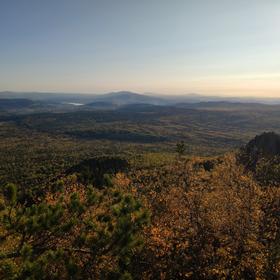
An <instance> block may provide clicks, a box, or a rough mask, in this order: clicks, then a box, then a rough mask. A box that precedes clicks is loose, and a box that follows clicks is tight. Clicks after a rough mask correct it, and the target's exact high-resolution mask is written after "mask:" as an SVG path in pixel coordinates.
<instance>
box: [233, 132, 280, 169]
mask: <svg viewBox="0 0 280 280" xmlns="http://www.w3.org/2000/svg"><path fill="white" fill-rule="evenodd" d="M276 156H280V135H278V134H276V133H274V132H265V133H262V134H261V135H257V136H256V137H255V138H254V139H252V140H251V141H249V142H248V144H247V145H246V146H245V147H243V148H242V149H241V150H240V153H239V156H238V157H239V160H240V162H241V163H242V164H244V165H245V166H246V167H247V168H248V169H251V170H254V169H255V168H256V164H257V162H258V161H259V160H260V159H261V158H273V157H276Z"/></svg>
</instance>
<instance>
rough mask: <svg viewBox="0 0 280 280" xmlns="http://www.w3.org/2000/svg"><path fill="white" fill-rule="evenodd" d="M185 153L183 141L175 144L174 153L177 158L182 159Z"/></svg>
mask: <svg viewBox="0 0 280 280" xmlns="http://www.w3.org/2000/svg"><path fill="white" fill-rule="evenodd" d="M185 151H186V145H185V142H184V141H180V142H178V143H177V144H176V152H177V154H178V156H179V157H182V156H183V155H184V153H185Z"/></svg>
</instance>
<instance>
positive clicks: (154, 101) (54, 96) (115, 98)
mask: <svg viewBox="0 0 280 280" xmlns="http://www.w3.org/2000/svg"><path fill="white" fill-rule="evenodd" d="M1 98H2V99H15V98H16V99H30V100H33V101H47V102H52V103H68V104H70V103H82V104H88V105H90V106H93V107H96V108H99V107H102V104H101V103H99V102H105V103H106V104H107V105H110V106H113V107H114V106H123V105H128V104H144V103H146V104H151V105H174V104H179V103H189V104H191V103H201V102H231V103H259V104H280V98H257V97H228V96H214V95H213V96H209V95H201V94H197V93H190V94H184V95H176V94H172V95H163V94H157V93H145V94H139V93H134V92H129V91H119V92H111V93H105V94H90V93H89V94H85V93H54V92H12V91H2V92H0V99H1ZM97 102H98V103H99V104H96V103H97ZM91 103H92V104H91ZM105 103H104V104H105ZM97 105H98V106H97ZM99 105H101V106H99ZM110 106H109V107H110ZM105 107H106V106H105Z"/></svg>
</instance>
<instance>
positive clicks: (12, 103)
mask: <svg viewBox="0 0 280 280" xmlns="http://www.w3.org/2000/svg"><path fill="white" fill-rule="evenodd" d="M32 105H34V102H33V101H32V100H29V99H20V98H17V99H0V110H11V109H22V108H28V107H31V106H32Z"/></svg>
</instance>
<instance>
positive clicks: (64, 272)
mask: <svg viewBox="0 0 280 280" xmlns="http://www.w3.org/2000/svg"><path fill="white" fill-rule="evenodd" d="M66 181H67V180H66ZM69 182H71V180H70V181H69ZM67 184H69V183H67ZM67 184H66V185H67ZM74 186H75V185H73V186H72V187H71V186H69V185H68V186H67V187H66V186H65V188H64V190H63V192H62V193H61V191H60V192H57V193H53V192H50V193H49V194H47V196H46V198H45V199H44V201H42V202H37V203H34V204H32V205H30V206H25V205H24V204H21V202H20V201H19V200H17V197H16V195H15V193H16V187H15V186H14V185H7V187H6V188H5V189H3V190H2V196H3V197H5V198H6V201H7V203H4V205H3V207H2V209H1V211H0V249H1V254H0V275H1V277H2V276H3V278H4V279H84V278H88V277H89V275H95V277H97V278H99V277H100V275H101V274H102V275H103V277H105V278H104V279H108V277H109V275H110V273H113V272H114V273H117V274H118V275H119V277H118V278H120V277H121V276H122V277H126V278H124V279H129V278H127V277H129V273H128V271H129V269H130V258H131V257H132V256H133V253H134V252H135V250H137V249H139V248H141V244H142V241H141V238H140V234H139V233H140V232H141V230H142V228H143V227H144V226H145V225H146V224H147V222H148V215H147V213H146V212H145V210H144V209H143V207H142V205H141V204H140V203H139V202H137V201H136V200H135V199H134V198H133V197H132V196H131V195H126V194H124V193H122V192H120V191H117V190H115V189H114V188H115V187H113V186H112V187H109V186H108V188H109V189H107V190H106V191H98V192H97V191H95V190H94V189H93V188H91V187H89V188H88V189H87V191H86V192H84V190H83V188H84V187H83V188H82V187H81V189H80V190H79V191H78V192H72V191H71V189H72V188H74ZM69 188H70V189H69ZM116 192H118V195H112V194H115V193H116ZM103 262H105V263H107V262H108V263H107V265H109V267H111V268H109V267H108V268H107V269H106V270H104V268H103V265H105V263H104V264H103ZM89 265H90V266H89ZM89 273H90V274H89Z"/></svg>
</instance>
